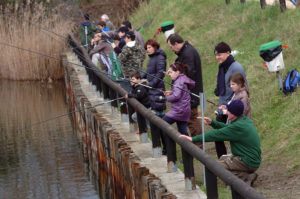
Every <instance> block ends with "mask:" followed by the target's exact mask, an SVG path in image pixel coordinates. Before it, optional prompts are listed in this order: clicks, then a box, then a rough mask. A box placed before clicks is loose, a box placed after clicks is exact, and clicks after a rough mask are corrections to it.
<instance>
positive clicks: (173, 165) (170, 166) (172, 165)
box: [167, 161, 177, 173]
mask: <svg viewBox="0 0 300 199" xmlns="http://www.w3.org/2000/svg"><path fill="white" fill-rule="evenodd" d="M176 171H177V164H176V162H175V163H174V162H173V161H170V162H168V171H167V172H168V173H174V172H176Z"/></svg>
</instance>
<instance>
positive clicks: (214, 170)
mask: <svg viewBox="0 0 300 199" xmlns="http://www.w3.org/2000/svg"><path fill="white" fill-rule="evenodd" d="M69 44H70V46H71V47H73V50H74V52H75V53H76V54H77V55H78V57H79V59H80V60H81V62H82V63H83V64H84V65H85V67H86V70H87V73H88V75H89V78H90V80H91V81H92V82H94V83H96V84H99V83H101V84H102V85H101V88H102V90H105V89H104V88H103V87H104V86H105V87H106V86H107V87H108V88H109V89H112V90H113V92H116V93H117V94H118V95H120V96H124V95H125V94H126V91H125V90H124V89H123V88H122V87H121V86H119V85H118V84H117V83H115V82H114V81H112V80H111V79H110V78H108V77H107V76H106V75H105V74H103V73H102V72H101V71H100V70H99V69H97V67H96V66H95V65H94V64H93V63H92V62H91V60H90V58H89V56H88V54H87V52H86V51H85V50H84V49H83V48H82V47H81V46H80V45H79V44H78V42H77V41H76V39H75V38H74V36H73V35H69ZM95 78H96V79H97V80H95ZM96 86H97V88H100V86H99V85H96ZM107 98H109V96H107ZM127 101H128V103H129V104H130V105H131V106H132V107H133V108H134V109H135V110H136V111H138V112H139V113H140V114H141V115H142V116H143V117H145V118H146V119H147V120H149V122H151V123H153V124H154V125H156V126H157V127H164V128H163V129H162V130H163V132H164V133H166V134H167V135H168V136H169V137H171V138H172V139H173V140H174V141H175V142H176V143H177V144H179V145H180V146H181V147H182V148H183V149H184V150H186V151H187V152H188V153H189V154H190V155H192V156H193V157H194V158H196V159H197V160H199V161H200V162H201V163H202V164H204V165H205V167H206V171H207V177H206V178H208V179H207V182H208V183H207V198H208V199H210V198H218V194H217V187H216V186H217V183H216V177H218V178H220V179H221V180H223V181H224V182H225V183H226V184H227V185H230V186H231V188H232V197H233V198H234V199H237V198H242V197H245V198H248V199H263V198H265V197H264V196H262V195H261V194H259V193H258V192H257V191H256V190H255V189H253V188H252V187H250V186H249V185H248V184H246V183H245V182H244V181H242V180H241V179H239V178H238V177H236V176H235V175H234V174H232V173H231V172H230V171H228V170H227V169H225V168H224V167H223V166H221V165H220V164H219V163H218V162H217V161H216V160H215V159H214V158H212V157H210V156H209V155H208V154H206V153H204V152H203V151H202V150H201V149H200V148H198V147H197V146H196V145H194V144H191V142H189V141H188V140H186V139H182V138H179V135H181V134H180V133H179V132H178V131H177V130H176V129H174V128H173V127H172V126H171V125H169V124H168V123H167V122H165V121H164V120H162V119H161V118H160V117H158V116H156V115H155V114H154V113H153V112H152V111H150V110H148V109H147V108H145V107H144V106H143V105H142V104H140V103H139V102H138V101H137V100H136V99H134V98H130V99H128V100H127ZM241 196H242V197H241Z"/></svg>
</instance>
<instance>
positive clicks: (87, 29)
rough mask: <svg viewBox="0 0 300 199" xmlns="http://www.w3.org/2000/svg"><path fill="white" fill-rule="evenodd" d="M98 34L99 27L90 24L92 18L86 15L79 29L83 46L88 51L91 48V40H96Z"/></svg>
mask: <svg viewBox="0 0 300 199" xmlns="http://www.w3.org/2000/svg"><path fill="white" fill-rule="evenodd" d="M97 32H98V29H97V27H96V26H95V25H94V24H92V23H91V22H90V16H89V15H88V14H85V15H84V16H83V22H82V23H81V25H80V27H79V37H80V41H81V44H82V45H83V46H84V48H85V49H86V50H87V51H88V50H89V47H90V46H91V40H92V39H93V38H94V35H95V33H97Z"/></svg>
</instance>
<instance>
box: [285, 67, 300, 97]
mask: <svg viewBox="0 0 300 199" xmlns="http://www.w3.org/2000/svg"><path fill="white" fill-rule="evenodd" d="M299 83H300V74H299V73H298V71H297V70H296V69H292V70H290V71H289V72H288V74H287V76H286V78H285V80H284V82H283V89H282V92H283V93H284V94H286V95H288V94H291V93H292V92H294V91H296V88H297V87H298V85H299Z"/></svg>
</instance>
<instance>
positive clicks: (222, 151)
mask: <svg viewBox="0 0 300 199" xmlns="http://www.w3.org/2000/svg"><path fill="white" fill-rule="evenodd" d="M216 120H217V121H218V122H223V123H226V121H227V115H217V117H216ZM215 146H216V151H217V156H218V158H220V157H221V156H222V155H226V154H227V150H226V147H225V144H224V141H216V142H215Z"/></svg>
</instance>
